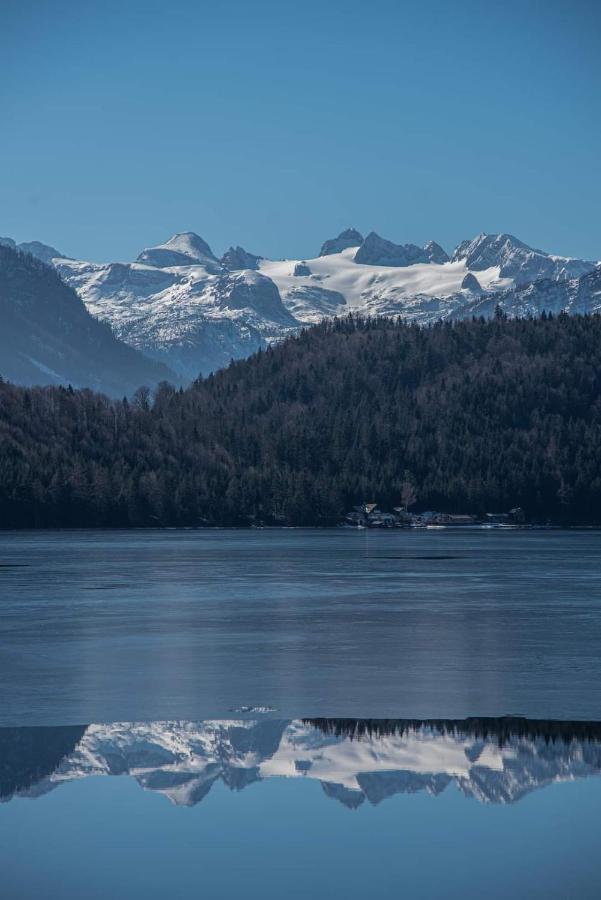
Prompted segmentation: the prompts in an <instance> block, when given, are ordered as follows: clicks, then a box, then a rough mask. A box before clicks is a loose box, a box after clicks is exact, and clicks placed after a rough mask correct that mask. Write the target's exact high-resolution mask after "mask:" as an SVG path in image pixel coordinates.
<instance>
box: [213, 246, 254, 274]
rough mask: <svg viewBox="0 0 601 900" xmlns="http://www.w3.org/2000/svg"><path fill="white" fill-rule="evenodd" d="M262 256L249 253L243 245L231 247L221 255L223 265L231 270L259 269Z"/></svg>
mask: <svg viewBox="0 0 601 900" xmlns="http://www.w3.org/2000/svg"><path fill="white" fill-rule="evenodd" d="M261 259H262V257H261V256H256V255H255V254H254V253H248V252H247V251H246V250H245V249H244V248H243V247H230V248H229V250H226V251H225V253H224V254H223V256H222V257H221V265H222V266H223V267H224V268H226V269H229V270H230V271H231V272H234V271H236V270H237V269H258V268H259V262H260V260H261Z"/></svg>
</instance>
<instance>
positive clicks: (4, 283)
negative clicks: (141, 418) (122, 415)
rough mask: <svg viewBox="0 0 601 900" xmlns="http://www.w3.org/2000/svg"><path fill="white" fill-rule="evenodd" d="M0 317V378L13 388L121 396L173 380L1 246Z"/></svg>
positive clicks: (70, 294) (55, 281)
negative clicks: (61, 388)
mask: <svg viewBox="0 0 601 900" xmlns="http://www.w3.org/2000/svg"><path fill="white" fill-rule="evenodd" d="M35 249H36V251H37V250H38V248H37V247H36V248H35ZM40 252H41V253H42V255H43V254H44V250H42V251H40ZM0 317H1V322H2V326H1V328H0V376H2V377H3V378H5V379H7V380H10V381H14V382H17V383H18V384H24V385H34V384H52V385H60V384H63V385H67V384H71V385H72V386H74V387H90V388H93V389H95V390H97V391H101V392H103V393H107V394H111V395H116V396H119V395H121V396H122V395H123V394H131V393H133V392H134V391H135V390H136V388H137V387H139V386H140V385H141V384H148V385H150V386H154V385H157V384H158V383H159V382H160V381H162V380H165V379H174V378H176V376H175V374H174V373H173V372H171V371H170V370H169V369H168V368H167V367H166V366H163V365H162V364H161V363H158V362H155V361H154V360H152V359H149V358H148V357H147V356H144V355H143V354H142V353H140V352H138V351H137V350H135V349H134V348H133V347H128V346H127V345H126V344H124V343H123V342H122V341H119V340H118V339H117V338H116V337H115V335H114V334H113V332H112V330H111V329H110V327H109V326H108V324H107V323H105V322H100V321H98V319H96V318H95V317H94V316H93V315H91V314H90V313H89V312H88V310H87V309H86V307H85V306H84V304H83V303H82V301H81V299H80V297H78V296H77V294H76V292H75V291H74V290H73V288H71V287H69V286H68V285H67V284H65V283H64V281H62V280H61V278H60V277H59V275H58V273H57V272H56V271H55V270H54V269H53V268H50V267H49V266H48V265H46V264H45V263H44V262H40V261H39V259H36V258H35V257H34V256H32V255H30V253H19V252H17V251H16V250H15V249H13V248H12V247H11V246H7V245H4V246H0Z"/></svg>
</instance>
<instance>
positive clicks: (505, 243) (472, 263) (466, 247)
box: [452, 232, 595, 284]
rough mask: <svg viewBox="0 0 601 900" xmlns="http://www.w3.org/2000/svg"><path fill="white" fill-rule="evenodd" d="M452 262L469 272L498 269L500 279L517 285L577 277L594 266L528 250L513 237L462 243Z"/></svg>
mask: <svg viewBox="0 0 601 900" xmlns="http://www.w3.org/2000/svg"><path fill="white" fill-rule="evenodd" d="M452 259H453V262H457V261H465V264H466V266H467V268H468V269H473V270H474V271H476V272H481V271H483V270H484V269H490V268H493V267H495V266H498V267H499V276H500V277H501V278H513V279H514V280H515V282H516V284H525V283H527V282H529V281H537V280H538V279H539V278H552V279H554V280H557V279H560V280H561V279H565V278H579V277H580V276H581V275H586V274H587V273H588V272H591V271H592V270H593V269H594V267H595V264H594V263H592V262H587V261H586V260H582V259H569V258H567V257H560V256H553V255H551V254H550V253H545V252H544V251H543V250H535V249H534V248H533V247H529V246H528V244H525V243H524V242H523V241H520V240H519V238H516V237H515V236H514V235H513V234H507V233H501V234H485V233H484V232H482V233H481V234H479V235H477V237H475V238H472V240H466V241H462V242H461V243H460V244H459V246H458V247H456V248H455V250H454V252H453V256H452Z"/></svg>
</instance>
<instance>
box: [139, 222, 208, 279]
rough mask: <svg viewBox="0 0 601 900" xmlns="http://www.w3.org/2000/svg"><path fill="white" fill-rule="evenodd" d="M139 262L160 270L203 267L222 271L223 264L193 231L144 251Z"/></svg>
mask: <svg viewBox="0 0 601 900" xmlns="http://www.w3.org/2000/svg"><path fill="white" fill-rule="evenodd" d="M138 262H143V263H146V264H147V265H149V266H157V267H158V268H169V267H171V266H193V265H201V266H205V267H206V268H208V269H210V270H211V271H219V270H220V269H221V264H220V263H219V261H218V260H217V258H216V257H215V255H214V254H213V251H212V250H211V248H210V247H209V245H208V244H207V242H206V241H204V240H203V239H202V238H201V237H199V235H197V234H195V233H194V232H193V231H185V232H182V233H181V234H174V235H173V237H171V238H169V240H168V241H165V243H164V244H159V245H158V246H156V247H149V248H147V249H146V250H142V252H141V253H140V255H139V256H138Z"/></svg>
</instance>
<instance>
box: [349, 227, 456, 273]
mask: <svg viewBox="0 0 601 900" xmlns="http://www.w3.org/2000/svg"><path fill="white" fill-rule="evenodd" d="M448 260H449V257H448V255H447V254H446V253H445V251H444V250H443V249H442V247H441V246H440V245H439V244H435V243H434V241H429V242H428V243H427V244H426V246H425V247H418V246H417V244H394V243H393V242H392V241H387V240H386V239H385V238H382V237H380V235H379V234H376V232H375V231H370V233H369V234H368V235H367V237H366V238H365V240H364V241H363V243H362V244H361V246H360V247H359V249H358V250H357V252H356V254H355V262H356V263H361V264H363V265H368V266H394V267H404V266H413V265H415V264H416V263H431V262H434V263H442V262H448Z"/></svg>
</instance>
